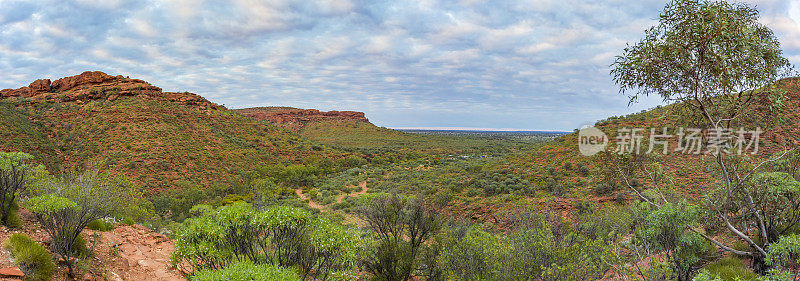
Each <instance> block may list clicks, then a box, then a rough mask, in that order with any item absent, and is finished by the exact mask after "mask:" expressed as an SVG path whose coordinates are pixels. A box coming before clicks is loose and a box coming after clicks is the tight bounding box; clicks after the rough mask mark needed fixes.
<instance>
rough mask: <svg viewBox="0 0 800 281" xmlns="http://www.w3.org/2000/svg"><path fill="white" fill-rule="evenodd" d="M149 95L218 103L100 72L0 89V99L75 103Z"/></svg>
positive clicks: (187, 102) (209, 105)
mask: <svg viewBox="0 0 800 281" xmlns="http://www.w3.org/2000/svg"><path fill="white" fill-rule="evenodd" d="M130 96H139V97H149V98H156V99H163V100H168V101H172V102H175V103H179V104H183V105H188V106H194V107H198V108H200V109H204V110H211V109H221V108H223V107H222V106H220V105H217V104H215V103H212V102H210V101H208V100H206V99H205V98H203V97H201V96H198V95H196V94H192V93H188V92H186V93H173V92H162V91H161V88H159V87H156V86H153V85H150V83H147V82H145V81H143V80H139V79H130V78H127V77H124V76H121V75H119V76H111V75H108V74H105V73H103V72H100V71H86V72H84V73H81V74H80V75H75V76H70V77H64V78H61V79H58V80H56V81H53V82H52V83H51V82H50V79H39V80H36V81H34V82H33V83H31V84H30V85H28V86H27V87H22V88H19V89H5V90H0V98H23V99H27V100H29V101H30V102H76V103H82V102H85V101H90V100H102V99H107V100H111V101H113V100H116V99H118V98H120V97H130Z"/></svg>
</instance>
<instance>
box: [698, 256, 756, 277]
mask: <svg viewBox="0 0 800 281" xmlns="http://www.w3.org/2000/svg"><path fill="white" fill-rule="evenodd" d="M757 277H758V275H756V274H755V273H754V272H753V271H752V270H750V269H749V268H747V267H746V266H745V265H744V263H742V260H740V259H738V258H736V257H726V258H723V259H719V260H717V261H715V262H712V263H710V264H708V265H706V267H705V268H703V270H701V271H700V272H699V273H698V274H697V276H695V278H694V280H714V281H748V280H756V278H757Z"/></svg>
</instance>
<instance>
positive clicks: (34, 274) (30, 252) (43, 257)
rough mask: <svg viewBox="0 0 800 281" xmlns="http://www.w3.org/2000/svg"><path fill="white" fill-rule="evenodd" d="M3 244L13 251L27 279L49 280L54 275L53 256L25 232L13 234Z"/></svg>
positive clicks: (35, 280)
mask: <svg viewBox="0 0 800 281" xmlns="http://www.w3.org/2000/svg"><path fill="white" fill-rule="evenodd" d="M3 246H4V247H5V248H6V249H8V250H9V251H10V252H11V255H12V256H13V257H14V259H15V260H16V262H15V263H16V265H17V266H18V267H19V268H20V269H21V270H22V272H24V273H25V276H26V279H25V280H30V281H47V280H50V278H51V277H52V276H53V272H54V271H55V269H56V265H55V264H54V263H53V256H52V255H50V253H49V252H47V250H46V249H45V248H44V247H42V245H39V244H37V243H36V242H34V241H33V240H31V239H30V238H29V237H28V236H26V235H25V234H21V233H15V234H12V235H11V237H9V238H8V240H7V241H6V242H5V243H4V244H3Z"/></svg>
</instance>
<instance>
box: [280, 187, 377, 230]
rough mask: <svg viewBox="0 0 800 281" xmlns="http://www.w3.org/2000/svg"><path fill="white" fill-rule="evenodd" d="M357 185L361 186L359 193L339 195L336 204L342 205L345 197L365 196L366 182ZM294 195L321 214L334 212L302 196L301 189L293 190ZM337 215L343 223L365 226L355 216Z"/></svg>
mask: <svg viewBox="0 0 800 281" xmlns="http://www.w3.org/2000/svg"><path fill="white" fill-rule="evenodd" d="M358 185H359V186H361V190H360V191H357V192H353V193H346V194H339V195H337V196H336V203H342V200H344V197H345V196H349V197H358V196H361V195H364V194H366V193H367V190H369V189H368V188H367V181H362V182H360V183H358ZM294 193H295V194H297V196H298V197H300V200H303V201H306V200H307V201H308V206H309V207H311V208H314V209H317V210H320V211H321V212H335V211H334V210H332V209H331V208H330V207H329V206H325V205H320V204H319V203H317V202H314V200H311V198H308V196H306V195H305V194H303V190H302V189H299V188H298V189H295V190H294ZM339 213H340V214H341V215H342V216H344V221H345V223H348V224H354V225H358V226H364V225H365V223H364V221H363V220H362V219H361V218H359V217H357V216H355V215H352V214H346V213H341V212H339Z"/></svg>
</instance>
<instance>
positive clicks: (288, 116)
mask: <svg viewBox="0 0 800 281" xmlns="http://www.w3.org/2000/svg"><path fill="white" fill-rule="evenodd" d="M236 111H238V112H239V113H241V114H242V115H245V116H249V117H252V118H255V119H259V120H265V121H269V122H272V123H276V124H279V125H292V124H294V125H298V126H300V127H302V126H303V124H304V123H306V122H319V121H348V120H353V121H359V122H369V120H368V119H367V117H366V116H364V112H358V111H335V110H333V111H327V112H326V111H319V110H316V109H298V108H290V107H256V108H245V109H238V110H236Z"/></svg>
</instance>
